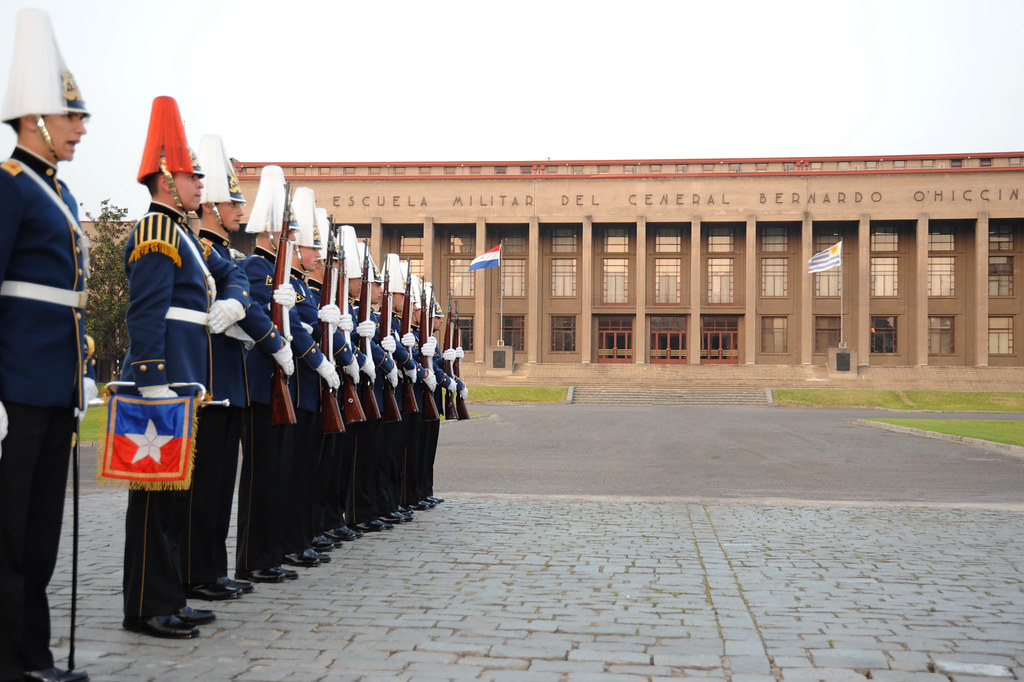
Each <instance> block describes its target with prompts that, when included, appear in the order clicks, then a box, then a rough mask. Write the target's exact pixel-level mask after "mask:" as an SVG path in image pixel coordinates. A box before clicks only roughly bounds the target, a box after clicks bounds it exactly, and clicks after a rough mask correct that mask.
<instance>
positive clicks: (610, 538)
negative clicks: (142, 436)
mask: <svg viewBox="0 0 1024 682" xmlns="http://www.w3.org/2000/svg"><path fill="white" fill-rule="evenodd" d="M470 407H471V410H472V411H474V412H480V413H485V414H486V416H481V417H479V418H474V419H472V420H470V421H468V422H461V423H446V424H443V425H442V428H441V439H440V446H439V449H438V462H437V470H436V475H435V491H436V494H438V495H440V496H442V497H445V498H446V500H447V501H446V502H445V503H444V504H442V505H440V506H438V507H437V508H435V509H433V510H429V511H423V512H417V513H416V518H415V520H413V521H412V522H410V523H406V524H403V525H400V526H398V527H396V528H395V529H394V530H392V531H387V532H384V533H376V534H369V535H367V536H366V537H364V538H362V539H360V540H357V541H355V542H352V543H348V544H346V545H345V546H344V547H342V548H340V549H336V550H335V551H334V552H333V561H332V562H331V563H330V564H325V565H322V566H320V567H317V568H313V569H305V570H303V569H299V570H300V572H301V576H300V578H299V580H297V581H290V582H286V583H283V584H279V585H258V586H257V588H256V591H255V592H254V593H253V594H250V595H247V596H245V597H243V598H242V599H239V600H235V601H232V602H228V603H225V602H216V603H213V605H212V607H211V606H210V603H209V602H199V601H191V602H190V605H191V606H194V607H197V608H214V609H215V610H216V613H217V619H216V620H215V621H214V622H213V623H211V624H209V625H204V626H201V627H200V629H201V631H202V635H201V636H200V638H198V639H195V640H186V641H176V640H159V639H153V638H149V637H145V636H142V635H137V634H132V633H130V632H127V631H125V630H122V629H121V619H122V601H121V578H122V575H121V574H122V568H121V562H122V554H123V543H124V510H125V506H126V498H127V493H125V492H124V491H121V490H107V489H104V488H100V487H98V486H96V485H95V484H94V483H93V482H92V479H93V477H94V466H95V464H94V461H95V448H93V447H86V448H84V449H83V456H82V457H83V459H82V467H83V472H84V475H85V477H86V478H87V479H88V481H87V482H86V484H85V485H84V486H83V494H82V502H81V509H82V513H81V517H82V518H81V541H80V542H81V547H82V551H81V559H80V569H79V570H80V581H79V605H78V629H77V634H76V664H77V667H79V668H82V669H85V670H86V671H88V672H89V673H90V674H91V676H92V679H93V680H97V681H98V680H133V681H134V680H150V679H161V680H410V681H412V680H420V681H424V682H426V681H433V680H495V681H498V682H504V681H522V682H532V681H534V680H536V681H541V682H544V681H548V680H550V681H552V682H558V681H581V682H582V681H590V680H595V681H613V680H623V681H629V682H639V681H641V680H669V679H680V678H681V679H692V680H731V681H733V682H771V681H773V680H786V681H789V682H808V681H811V680H825V681H828V682H846V681H852V680H866V679H872V680H892V681H898V682H916V681H918V680H921V681H925V680H935V681H942V680H955V681H956V682H966V681H976V680H1000V679H1022V678H1024V459H1022V458H1021V457H1020V456H1019V453H1015V452H1005V451H1004V452H1000V451H996V450H991V449H986V448H980V447H975V446H971V445H965V444H961V443H956V442H951V441H947V440H937V439H932V438H923V437H920V436H916V435H911V434H904V433H893V432H890V431H884V430H881V429H878V428H873V427H871V426H868V425H864V424H862V423H860V422H859V421H858V420H859V419H862V418H865V417H871V416H891V414H892V413H881V412H874V411H868V410H827V409H824V410H809V409H808V410H804V409H795V408H772V407H763V408H739V407H737V408H722V407H715V408H709V407H705V408H701V407H654V406H642V407H641V406H582V405H553V406H489V405H472V404H471V406H470ZM901 416H906V415H901ZM922 416H935V415H922ZM950 416H951V417H956V415H950ZM971 417H974V418H977V417H978V415H971ZM985 417H991V418H1000V419H1021V418H1024V415H985ZM70 514H71V505H70V501H69V504H68V507H67V512H66V515H65V516H66V523H65V530H66V532H65V534H64V546H63V547H62V554H61V558H60V560H59V564H58V572H57V575H55V577H54V580H53V583H52V586H51V587H52V591H53V598H52V606H53V627H54V638H55V642H56V647H57V649H56V652H57V653H58V655H59V656H61V657H62V658H61V659H60V660H59V661H58V665H60V664H63V663H65V662H66V653H67V643H68V640H67V634H68V613H69V611H68V609H69V603H70V602H69V598H70V560H69V556H70V546H71V533H70V528H71V523H70V518H71V516H70ZM229 552H233V540H232V541H231V544H230V545H229Z"/></svg>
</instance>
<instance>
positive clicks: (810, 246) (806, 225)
mask: <svg viewBox="0 0 1024 682" xmlns="http://www.w3.org/2000/svg"><path fill="white" fill-rule="evenodd" d="M813 255H814V221H813V220H812V219H811V217H810V216H809V215H806V214H805V215H804V219H803V222H802V223H801V225H800V270H799V272H800V275H799V276H798V277H797V281H798V282H800V353H799V355H800V364H801V365H809V364H811V362H812V360H813V358H814V306H813V303H814V275H812V274H811V273H809V272H807V261H809V260H810V259H811V256H813ZM840 267H841V266H840ZM844 274H845V273H844ZM840 286H842V285H841V284H840ZM840 315H842V312H840Z"/></svg>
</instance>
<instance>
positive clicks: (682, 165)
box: [676, 163, 686, 173]
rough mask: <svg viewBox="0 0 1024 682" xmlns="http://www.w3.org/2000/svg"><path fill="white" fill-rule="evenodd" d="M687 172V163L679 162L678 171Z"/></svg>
mask: <svg viewBox="0 0 1024 682" xmlns="http://www.w3.org/2000/svg"><path fill="white" fill-rule="evenodd" d="M685 172H686V164H685V163H677V164H676V173H685Z"/></svg>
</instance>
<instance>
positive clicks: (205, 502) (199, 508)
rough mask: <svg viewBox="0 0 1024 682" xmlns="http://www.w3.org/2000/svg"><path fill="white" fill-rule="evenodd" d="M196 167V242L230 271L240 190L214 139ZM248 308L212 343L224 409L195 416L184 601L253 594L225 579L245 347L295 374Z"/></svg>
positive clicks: (217, 393)
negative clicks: (199, 177)
mask: <svg viewBox="0 0 1024 682" xmlns="http://www.w3.org/2000/svg"><path fill="white" fill-rule="evenodd" d="M199 164H200V166H202V168H203V170H204V171H205V173H206V177H205V178H204V182H203V185H204V186H203V189H202V197H201V200H202V205H201V206H200V207H199V209H198V211H197V213H198V215H199V219H200V228H199V238H200V239H201V240H202V241H203V243H204V245H206V246H208V247H209V248H210V249H211V250H212V251H213V252H215V253H217V254H219V255H220V256H221V257H222V258H224V259H225V260H227V261H228V262H230V263H232V264H235V261H236V259H235V257H234V254H233V253H232V249H231V245H230V242H229V241H228V237H229V236H230V235H231V234H232V233H234V232H237V231H238V230H239V228H240V226H241V219H242V216H243V214H244V207H245V197H244V196H243V195H242V191H241V189H240V188H239V186H238V176H237V174H236V173H235V167H234V164H233V163H232V162H231V160H230V159H229V158H228V156H227V154H226V153H225V151H224V143H223V141H222V140H221V138H220V137H219V136H216V135H205V136H204V137H203V138H202V139H201V140H200V141H199ZM234 253H238V252H237V251H236V252H234ZM235 267H237V265H236V266H235ZM246 281H247V282H248V278H246ZM249 303H250V305H248V307H247V308H246V315H245V317H244V318H243V319H242V320H241V321H239V322H237V323H236V324H234V325H232V326H231V327H229V328H228V329H227V330H225V332H224V333H223V334H213V335H211V336H210V347H211V352H212V356H211V359H212V363H213V366H212V370H211V374H212V379H211V382H210V385H209V386H208V387H207V388H208V390H209V391H210V393H211V394H212V395H213V397H214V399H216V400H218V401H219V400H225V399H226V400H228V401H229V405H227V406H207V407H205V408H204V409H203V410H202V412H201V413H200V420H199V427H198V431H197V433H196V456H195V468H194V469H193V472H192V487H191V488H190V489H189V492H188V514H187V517H186V518H187V521H186V526H185V543H184V546H183V548H182V562H183V565H182V570H183V572H184V580H185V591H186V595H187V596H188V597H194V598H197V599H206V600H210V601H213V600H220V599H233V598H236V597H238V596H240V595H241V594H243V593H244V592H251V591H252V590H253V586H252V583H249V582H242V581H236V580H233V579H231V578H229V577H228V559H227V548H226V545H225V543H226V541H227V536H228V529H229V526H230V522H231V503H232V500H233V498H234V492H235V472H236V470H237V468H238V449H239V447H240V445H241V442H242V432H243V429H244V426H245V422H246V415H247V413H248V406H249V396H248V392H247V390H246V384H247V382H248V381H247V380H248V377H247V376H246V371H245V354H246V350H247V347H253V346H256V345H258V346H259V349H258V350H256V351H255V352H263V353H265V354H267V355H270V356H272V357H274V358H275V360H276V361H279V363H280V364H281V366H282V367H284V368H285V371H286V372H291V371H292V368H293V367H294V363H293V362H292V351H291V346H290V345H289V344H287V343H285V341H284V338H283V337H282V336H281V334H280V332H279V331H278V330H277V328H276V327H274V324H273V322H271V320H270V317H269V316H268V314H267V312H266V311H264V310H263V309H261V308H260V307H259V306H258V305H252V301H251V297H250V300H249Z"/></svg>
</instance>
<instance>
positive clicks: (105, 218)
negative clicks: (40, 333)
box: [85, 199, 133, 381]
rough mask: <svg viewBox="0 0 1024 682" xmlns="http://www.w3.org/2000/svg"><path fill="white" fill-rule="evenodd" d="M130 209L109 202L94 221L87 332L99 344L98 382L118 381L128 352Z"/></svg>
mask: <svg viewBox="0 0 1024 682" xmlns="http://www.w3.org/2000/svg"><path fill="white" fill-rule="evenodd" d="M127 214H128V209H126V208H120V207H118V206H114V205H112V204H111V203H110V200H109V199H104V200H103V201H102V202H101V203H100V215H99V217H98V218H93V217H92V216H91V215H90V214H89V213H86V214H85V215H86V217H87V218H88V219H89V220H91V221H93V225H92V230H91V233H92V234H91V235H90V240H91V246H90V248H89V260H90V264H89V270H90V277H89V281H88V289H89V304H88V306H87V307H86V331H87V333H88V334H89V335H90V336H92V338H93V341H95V342H96V354H95V355H94V356H93V357H94V358H95V359H96V370H97V379H99V380H101V381H102V380H107V379H111V378H115V379H116V378H117V374H118V373H120V369H121V366H120V365H121V361H122V360H123V359H124V354H125V353H126V352H127V351H128V327H127V326H126V325H125V318H126V317H127V313H128V276H127V275H126V274H125V271H124V245H125V241H126V240H127V239H128V234H129V232H130V231H131V228H132V226H133V223H131V222H128V221H125V219H124V218H125V216H126V215H127Z"/></svg>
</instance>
